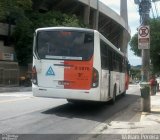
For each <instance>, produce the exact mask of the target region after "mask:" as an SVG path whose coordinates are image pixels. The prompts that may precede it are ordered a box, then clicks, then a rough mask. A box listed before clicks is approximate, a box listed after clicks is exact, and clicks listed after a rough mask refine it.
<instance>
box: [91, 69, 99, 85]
mask: <svg viewBox="0 0 160 140" xmlns="http://www.w3.org/2000/svg"><path fill="white" fill-rule="evenodd" d="M98 80H99V75H98V71H97V70H96V69H95V68H93V73H92V88H96V87H98V82H99V81H98Z"/></svg>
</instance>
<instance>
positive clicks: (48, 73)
mask: <svg viewBox="0 0 160 140" xmlns="http://www.w3.org/2000/svg"><path fill="white" fill-rule="evenodd" d="M46 75H47V76H51V75H55V73H54V71H53V69H52V67H51V66H50V67H49V69H48V70H47V72H46Z"/></svg>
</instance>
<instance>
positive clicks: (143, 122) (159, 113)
mask: <svg viewBox="0 0 160 140" xmlns="http://www.w3.org/2000/svg"><path fill="white" fill-rule="evenodd" d="M136 104H138V103H136ZM137 112H138V113H140V119H139V120H137V121H132V120H130V121H116V120H115V121H111V122H105V123H103V124H101V125H100V126H98V127H97V128H96V129H95V130H94V131H93V132H92V133H93V134H97V133H98V134H120V135H123V134H131V136H133V135H132V134H138V136H139V135H141V134H149V136H151V135H152V136H153V137H154V138H155V137H156V136H157V134H159V135H158V137H159V139H160V92H158V93H157V94H156V95H154V96H151V112H149V113H148V112H142V111H137ZM119 117H120V116H119ZM155 139H156V138H155ZM127 140H128V139H127Z"/></svg>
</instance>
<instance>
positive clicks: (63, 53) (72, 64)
mask: <svg viewBox="0 0 160 140" xmlns="http://www.w3.org/2000/svg"><path fill="white" fill-rule="evenodd" d="M33 52H34V57H33V70H32V71H33V72H32V78H33V79H32V81H33V86H32V87H33V95H34V96H38V97H51V98H52V97H53V98H65V99H76V100H95V101H98V100H99V99H100V94H99V88H98V86H99V73H98V71H97V70H96V68H94V67H93V59H94V31H93V30H84V29H83V30H82V29H77V28H42V29H38V30H36V33H35V39H34V49H33Z"/></svg>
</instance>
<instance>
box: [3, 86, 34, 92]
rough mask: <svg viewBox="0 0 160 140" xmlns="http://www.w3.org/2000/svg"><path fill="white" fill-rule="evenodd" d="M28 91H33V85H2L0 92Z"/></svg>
mask: <svg viewBox="0 0 160 140" xmlns="http://www.w3.org/2000/svg"><path fill="white" fill-rule="evenodd" d="M28 91H32V87H0V93H8V92H28Z"/></svg>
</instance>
